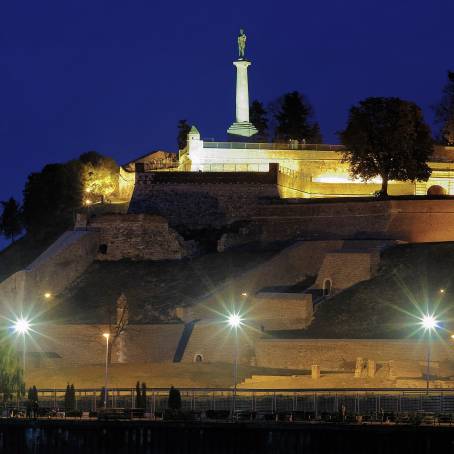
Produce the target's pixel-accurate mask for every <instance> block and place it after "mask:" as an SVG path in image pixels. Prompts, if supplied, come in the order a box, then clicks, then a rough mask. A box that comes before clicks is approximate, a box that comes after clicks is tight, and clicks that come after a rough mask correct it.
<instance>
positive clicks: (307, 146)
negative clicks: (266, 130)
mask: <svg viewBox="0 0 454 454" xmlns="http://www.w3.org/2000/svg"><path fill="white" fill-rule="evenodd" d="M203 148H231V149H245V150H257V149H258V150H276V151H278V150H311V151H314V150H315V151H342V150H345V147H344V146H343V145H330V144H324V143H322V144H320V143H314V144H311V143H293V142H291V143H249V142H207V141H204V142H203Z"/></svg>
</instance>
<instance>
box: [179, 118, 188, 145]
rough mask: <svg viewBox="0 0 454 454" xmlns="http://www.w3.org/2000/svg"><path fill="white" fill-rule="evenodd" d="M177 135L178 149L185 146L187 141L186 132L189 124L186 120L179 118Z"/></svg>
mask: <svg viewBox="0 0 454 454" xmlns="http://www.w3.org/2000/svg"><path fill="white" fill-rule="evenodd" d="M177 127H178V135H177V143H178V149H179V150H182V149H183V148H185V147H186V144H187V142H188V134H189V131H190V130H191V125H190V124H189V123H188V122H187V121H186V120H180V121H179V122H178V126H177Z"/></svg>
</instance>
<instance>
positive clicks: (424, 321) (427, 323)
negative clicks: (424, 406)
mask: <svg viewBox="0 0 454 454" xmlns="http://www.w3.org/2000/svg"><path fill="white" fill-rule="evenodd" d="M438 324H439V321H438V320H437V319H436V317H435V316H434V314H425V315H423V317H422V318H421V326H422V327H423V329H424V331H425V332H426V333H427V369H426V391H427V394H428V393H429V377H430V341H431V337H430V336H431V334H432V331H435V330H436V329H437V328H439V325H438Z"/></svg>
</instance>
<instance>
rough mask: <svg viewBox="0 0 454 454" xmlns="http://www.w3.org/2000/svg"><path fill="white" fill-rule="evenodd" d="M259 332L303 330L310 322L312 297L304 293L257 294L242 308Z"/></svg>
mask: <svg viewBox="0 0 454 454" xmlns="http://www.w3.org/2000/svg"><path fill="white" fill-rule="evenodd" d="M244 309H245V313H246V317H247V318H248V319H251V320H254V323H255V324H257V326H259V327H260V328H261V330H266V331H269V330H287V329H304V328H306V327H307V326H309V324H310V322H311V320H312V314H313V304H312V297H311V295H309V294H304V293H273V292H259V293H257V294H256V295H255V296H253V297H252V298H251V300H250V301H249V302H248V304H247V307H246V308H244Z"/></svg>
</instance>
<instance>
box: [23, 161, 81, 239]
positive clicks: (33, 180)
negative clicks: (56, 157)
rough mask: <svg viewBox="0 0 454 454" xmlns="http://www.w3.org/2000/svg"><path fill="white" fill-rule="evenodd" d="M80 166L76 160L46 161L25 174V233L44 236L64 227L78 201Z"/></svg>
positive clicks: (79, 194)
mask: <svg viewBox="0 0 454 454" xmlns="http://www.w3.org/2000/svg"><path fill="white" fill-rule="evenodd" d="M81 175H82V169H81V164H80V162H79V161H70V162H68V163H66V164H48V165H46V166H45V167H44V168H43V169H42V171H41V172H36V173H32V174H30V175H29V176H28V179H27V182H26V184H25V188H24V204H23V215H24V225H25V227H26V229H27V232H28V233H31V234H33V235H37V236H46V234H48V233H50V232H56V231H61V230H62V229H65V228H68V227H69V226H71V225H72V222H73V214H74V213H73V212H74V210H75V209H77V208H79V207H80V206H81V204H82V193H83V191H82V178H81Z"/></svg>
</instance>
